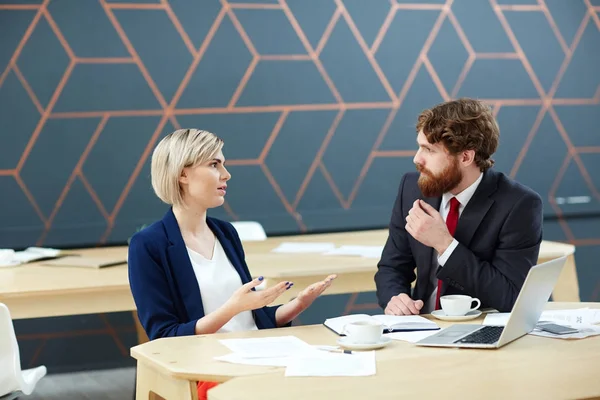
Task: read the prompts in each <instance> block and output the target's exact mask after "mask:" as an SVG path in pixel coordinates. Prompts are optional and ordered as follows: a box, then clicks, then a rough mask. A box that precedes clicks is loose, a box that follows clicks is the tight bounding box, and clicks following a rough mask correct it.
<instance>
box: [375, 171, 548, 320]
mask: <svg viewBox="0 0 600 400" xmlns="http://www.w3.org/2000/svg"><path fill="white" fill-rule="evenodd" d="M418 177H419V175H418V173H416V172H415V173H408V174H406V175H404V177H403V178H402V181H401V182H400V188H399V190H398V196H397V198H396V202H395V204H394V208H393V211H392V217H391V221H390V225H389V236H388V239H387V242H386V244H385V246H384V249H383V253H382V256H381V260H380V261H379V263H378V265H377V268H378V270H377V273H376V274H375V284H376V286H377V298H378V301H379V305H380V306H381V307H382V308H384V309H385V307H386V306H387V303H388V302H389V301H390V299H391V298H392V296H396V295H398V294H400V293H406V294H408V295H409V296H410V295H411V283H412V282H413V281H414V280H415V278H416V279H417V283H416V286H415V289H414V292H413V294H412V296H411V297H412V298H413V299H414V300H418V299H420V300H423V301H424V302H425V301H426V300H427V299H428V297H429V296H430V295H431V292H432V291H433V289H434V287H433V284H432V283H431V279H430V277H431V275H430V274H431V272H432V271H431V268H437V267H438V266H437V262H436V264H435V267H434V266H433V265H432V264H433V261H434V258H433V251H434V250H433V248H431V247H427V246H425V245H423V244H421V243H420V242H418V241H417V240H415V239H414V238H413V237H412V236H411V235H410V234H409V233H408V232H407V231H406V229H405V225H406V216H407V215H408V211H409V210H410V209H411V207H412V205H413V203H414V201H415V200H417V199H422V200H424V201H426V202H427V203H429V204H430V205H431V206H432V207H433V208H435V209H436V210H439V207H440V203H441V197H438V198H426V197H424V196H423V194H422V193H421V190H420V189H419V187H418V185H417V180H418ZM542 218H543V217H542V200H541V198H540V196H539V195H538V194H537V193H535V192H534V191H532V190H531V189H529V188H527V187H525V186H523V185H521V184H519V183H517V182H515V181H513V180H511V179H509V178H508V177H507V176H506V175H504V174H502V173H499V172H495V171H493V170H491V169H490V170H487V171H486V172H485V173H484V175H483V179H482V180H481V182H480V184H479V186H478V187H477V190H476V191H475V194H474V195H473V197H472V198H471V200H470V201H469V203H468V204H467V206H466V207H465V208H464V210H463V212H462V214H461V216H460V219H459V220H458V225H457V227H456V232H455V234H454V238H455V239H456V240H457V241H458V242H459V245H458V247H457V248H456V249H455V250H454V252H453V253H452V255H451V256H450V258H449V259H448V261H447V262H446V263H445V264H444V266H443V267H440V268H439V269H438V271H437V277H438V278H439V279H441V280H442V281H443V282H444V284H443V285H442V293H441V295H445V294H467V295H469V296H472V297H477V298H479V299H480V300H481V303H482V307H492V308H495V309H497V310H499V311H503V312H507V311H510V310H511V309H512V307H513V305H514V303H515V301H516V299H517V296H518V294H519V291H520V290H521V287H522V286H523V282H524V281H525V277H526V276H527V273H528V272H529V269H530V268H531V267H532V266H533V265H535V264H536V263H537V258H538V254H539V249H540V243H541V241H542ZM415 267H416V271H417V273H416V276H415V272H414V269H415Z"/></svg>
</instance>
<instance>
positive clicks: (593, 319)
mask: <svg viewBox="0 0 600 400" xmlns="http://www.w3.org/2000/svg"><path fill="white" fill-rule="evenodd" d="M509 316H510V313H493V314H487V315H486V316H485V319H484V320H483V325H498V326H505V325H506V323H507V322H508V317H509ZM540 321H552V322H556V323H558V324H561V325H565V324H585V325H593V324H597V323H599V322H600V310H598V309H593V308H578V309H571V310H546V311H544V312H542V315H541V316H540Z"/></svg>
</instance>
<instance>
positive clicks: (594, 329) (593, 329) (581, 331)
mask: <svg viewBox="0 0 600 400" xmlns="http://www.w3.org/2000/svg"><path fill="white" fill-rule="evenodd" d="M561 325H563V326H568V327H570V328H575V329H577V330H578V332H576V333H567V334H564V335H555V334H554V333H550V332H546V331H542V330H539V329H534V330H533V331H532V332H530V333H529V334H530V335H534V336H543V337H548V338H554V339H584V338H586V337H589V336H596V335H600V326H597V325H585V324H564V323H563V324H561Z"/></svg>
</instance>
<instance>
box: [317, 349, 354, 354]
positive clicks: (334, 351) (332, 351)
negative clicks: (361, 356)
mask: <svg viewBox="0 0 600 400" xmlns="http://www.w3.org/2000/svg"><path fill="white" fill-rule="evenodd" d="M320 350H323V351H328V352H330V353H342V354H352V351H351V350H344V349H324V348H321V349H320Z"/></svg>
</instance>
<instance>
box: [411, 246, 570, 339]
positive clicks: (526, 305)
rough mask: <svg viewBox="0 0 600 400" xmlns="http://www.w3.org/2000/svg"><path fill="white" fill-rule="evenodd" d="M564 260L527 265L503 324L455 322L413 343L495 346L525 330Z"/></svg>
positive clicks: (535, 319) (535, 317) (537, 314)
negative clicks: (512, 304)
mask: <svg viewBox="0 0 600 400" xmlns="http://www.w3.org/2000/svg"><path fill="white" fill-rule="evenodd" d="M566 260H567V257H566V256H564V257H560V258H557V259H554V260H551V261H547V262H545V263H542V264H538V265H536V266H533V267H531V269H530V270H529V273H528V274H527V278H525V283H524V284H523V287H522V288H521V291H520V292H519V296H518V297H517V301H516V302H515V305H514V306H513V309H512V312H511V313H510V316H509V318H508V322H507V323H506V326H484V325H472V324H471V325H469V324H455V325H451V326H449V327H448V328H444V329H442V330H441V331H439V332H438V333H436V334H434V335H431V336H429V337H426V338H424V339H421V340H420V341H418V342H416V343H415V344H416V345H418V346H433V347H467V348H481V349H497V348H499V347H502V346H504V345H505V344H507V343H510V342H512V341H513V340H515V339H518V338H520V337H521V336H524V335H526V334H528V333H529V332H531V331H532V330H533V329H534V328H535V326H536V324H537V323H538V320H539V319H540V316H541V315H542V311H543V310H544V306H545V305H546V303H547V302H548V299H549V298H550V295H551V294H552V291H553V290H554V285H556V282H557V281H558V277H559V275H560V273H561V271H562V269H563V266H564V265H565V262H566Z"/></svg>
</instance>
